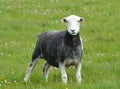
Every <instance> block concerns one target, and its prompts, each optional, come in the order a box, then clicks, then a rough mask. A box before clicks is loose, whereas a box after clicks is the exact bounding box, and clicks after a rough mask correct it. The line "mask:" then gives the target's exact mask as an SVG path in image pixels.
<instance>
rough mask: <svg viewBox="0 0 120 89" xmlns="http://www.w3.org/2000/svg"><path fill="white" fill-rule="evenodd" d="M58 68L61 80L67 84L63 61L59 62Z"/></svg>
mask: <svg viewBox="0 0 120 89" xmlns="http://www.w3.org/2000/svg"><path fill="white" fill-rule="evenodd" d="M59 69H60V72H61V78H62V82H63V83H64V84H67V74H66V70H65V64H64V63H59Z"/></svg>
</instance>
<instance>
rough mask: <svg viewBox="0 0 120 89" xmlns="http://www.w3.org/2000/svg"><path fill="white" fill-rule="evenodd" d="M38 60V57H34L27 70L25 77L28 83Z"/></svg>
mask: <svg viewBox="0 0 120 89" xmlns="http://www.w3.org/2000/svg"><path fill="white" fill-rule="evenodd" d="M37 61H38V58H36V59H34V60H33V61H32V62H31V63H30V64H29V67H28V69H27V71H26V75H25V78H24V82H25V83H27V81H28V80H29V77H30V74H31V72H32V70H33V68H34V67H35V65H36V63H37Z"/></svg>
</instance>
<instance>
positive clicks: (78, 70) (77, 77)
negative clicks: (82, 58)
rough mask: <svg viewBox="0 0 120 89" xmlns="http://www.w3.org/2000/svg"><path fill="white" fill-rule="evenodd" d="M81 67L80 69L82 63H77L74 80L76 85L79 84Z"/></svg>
mask: <svg viewBox="0 0 120 89" xmlns="http://www.w3.org/2000/svg"><path fill="white" fill-rule="evenodd" d="M81 67H82V63H81V62H79V63H78V64H77V65H76V80H77V82H78V83H81Z"/></svg>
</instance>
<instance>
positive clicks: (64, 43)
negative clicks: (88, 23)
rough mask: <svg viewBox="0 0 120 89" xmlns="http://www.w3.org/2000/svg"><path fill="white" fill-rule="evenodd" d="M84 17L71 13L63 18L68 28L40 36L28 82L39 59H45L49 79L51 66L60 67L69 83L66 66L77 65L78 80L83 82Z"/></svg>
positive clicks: (44, 68) (25, 79)
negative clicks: (82, 36) (82, 32)
mask: <svg viewBox="0 0 120 89" xmlns="http://www.w3.org/2000/svg"><path fill="white" fill-rule="evenodd" d="M83 20H84V19H83V18H82V17H79V16H76V15H70V16H68V17H65V18H63V19H62V22H64V23H66V30H63V31H62V30H60V31H58V30H52V31H48V32H44V33H42V34H40V35H39V36H38V40H37V42H36V46H35V49H34V52H33V55H32V62H31V63H30V65H29V67H28V69H27V71H26V76H25V78H24V81H25V82H27V81H28V79H29V77H30V74H31V72H32V70H33V68H34V67H35V64H36V63H37V61H38V60H39V59H45V61H46V63H45V64H44V67H43V76H44V78H45V80H46V81H48V72H49V68H50V66H54V67H57V68H59V70H60V72H61V79H62V82H63V83H64V84H67V74H66V70H65V67H68V66H71V65H74V66H75V67H76V80H77V82H78V83H81V66H82V61H81V58H82V55H83V43H82V38H81V37H80V33H79V30H80V23H81V22H82V21H83Z"/></svg>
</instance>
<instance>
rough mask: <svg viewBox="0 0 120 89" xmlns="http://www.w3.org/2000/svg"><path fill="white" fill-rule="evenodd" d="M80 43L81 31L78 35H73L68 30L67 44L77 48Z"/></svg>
mask: <svg viewBox="0 0 120 89" xmlns="http://www.w3.org/2000/svg"><path fill="white" fill-rule="evenodd" d="M79 44H80V38H79V33H78V34H77V35H71V34H69V33H68V32H66V35H65V45H67V46H69V47H71V48H76V47H77V46H78V45H79Z"/></svg>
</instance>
